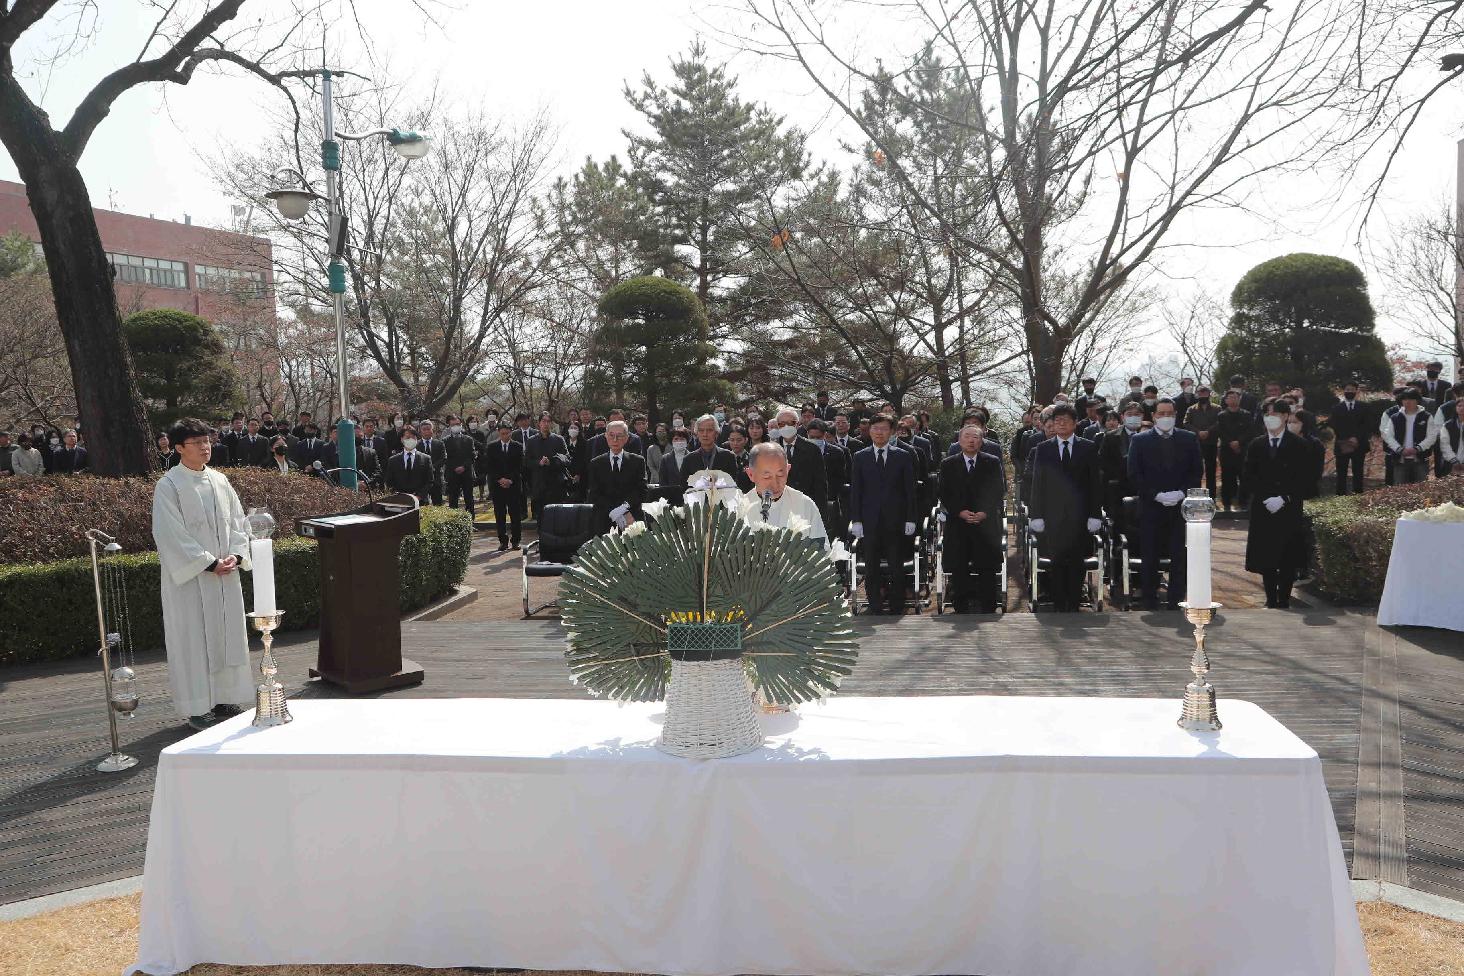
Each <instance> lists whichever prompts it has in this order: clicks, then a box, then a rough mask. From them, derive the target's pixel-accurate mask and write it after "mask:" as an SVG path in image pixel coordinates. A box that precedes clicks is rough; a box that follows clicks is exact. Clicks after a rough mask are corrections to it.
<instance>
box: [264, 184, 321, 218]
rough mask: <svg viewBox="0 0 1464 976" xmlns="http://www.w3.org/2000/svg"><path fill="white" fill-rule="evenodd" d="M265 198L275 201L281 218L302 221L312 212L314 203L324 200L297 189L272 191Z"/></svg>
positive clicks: (307, 191) (316, 195)
mask: <svg viewBox="0 0 1464 976" xmlns="http://www.w3.org/2000/svg"><path fill="white" fill-rule="evenodd" d="M265 197H266V199H269V200H273V201H274V204H275V206H276V207H278V208H279V210H280V216H281V217H284V218H285V219H286V220H300V219H301V218H303V217H304V216H305V215H306V214H307V213H309V212H310V205H311V204H312V203H314V202H315V201H316V200H320V199H323V198H322V197H321V196H320V195H318V194H315V193H311V192H310V191H309V190H297V189H290V190H271V191H269V192H268V193H266V194H265Z"/></svg>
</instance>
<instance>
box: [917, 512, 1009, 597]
mask: <svg viewBox="0 0 1464 976" xmlns="http://www.w3.org/2000/svg"><path fill="white" fill-rule="evenodd" d="M946 522H947V514H946V512H945V510H944V509H937V511H936V514H935V520H934V522H933V524H934V526H935V530H934V532H933V533H932V536H933V540H934V541H933V542H932V548H933V549H934V553H935V554H934V558H933V560H932V561H931V565H932V566H933V567H934V569H933V571H932V574H931V579H932V582H933V584H934V592H933V594H932V596H931V605H932V606H933V607H935V613H936V615H937V616H940V615H941V614H944V613H945V612H946V609H947V608H950V607H953V606H954V605H953V604H952V602H951V599H950V594H951V576H952V574H951V573H948V572H946V568H945V534H946ZM1010 529H1011V523H1010V520H1009V518H1008V517H1007V514H1006V513H1005V512H1003V513H1002V516H1001V569H1000V571H999V573H1000V575H999V576H998V577H997V582H996V585H997V591H996V592H997V595H998V600H997V604H996V612H997V613H1000V614H1004V613H1006V612H1007V557H1008V556H1009V554H1010V552H1011V542H1010V536H1009V532H1010Z"/></svg>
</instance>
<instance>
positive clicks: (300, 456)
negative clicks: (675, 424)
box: [290, 427, 325, 478]
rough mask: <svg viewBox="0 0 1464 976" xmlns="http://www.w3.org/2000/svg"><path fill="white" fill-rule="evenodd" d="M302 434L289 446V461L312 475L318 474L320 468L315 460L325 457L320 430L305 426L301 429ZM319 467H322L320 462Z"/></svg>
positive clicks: (323, 442) (316, 475)
mask: <svg viewBox="0 0 1464 976" xmlns="http://www.w3.org/2000/svg"><path fill="white" fill-rule="evenodd" d="M301 433H302V434H303V435H304V436H303V437H301V438H300V439H299V440H297V441H295V443H294V444H293V445H291V447H290V462H291V463H292V464H294V465H295V467H297V468H299V469H300V470H301V471H304V472H305V473H306V474H308V475H311V476H313V477H317V478H318V477H319V476H320V468H318V467H316V464H315V462H317V461H321V460H323V458H324V457H325V441H323V440H321V438H320V431H319V430H317V429H315V428H314V427H306V428H303V429H302V430H301ZM320 467H324V464H322V465H321V466H320Z"/></svg>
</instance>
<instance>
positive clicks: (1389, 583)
mask: <svg viewBox="0 0 1464 976" xmlns="http://www.w3.org/2000/svg"><path fill="white" fill-rule="evenodd" d="M1461 575H1464V522H1421V521H1415V520H1413V519H1399V520H1398V521H1397V523H1396V526H1395V528H1394V532H1393V551H1392V553H1391V554H1390V555H1389V557H1388V577H1387V579H1386V580H1385V581H1384V583H1383V599H1382V601H1381V602H1380V603H1379V604H1378V623H1379V624H1381V625H1382V626H1385V627H1392V626H1400V625H1401V626H1413V627H1441V628H1444V629H1446V630H1459V631H1464V600H1461V599H1459V593H1458V589H1459V579H1460V576H1461Z"/></svg>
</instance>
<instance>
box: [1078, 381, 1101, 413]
mask: <svg viewBox="0 0 1464 976" xmlns="http://www.w3.org/2000/svg"><path fill="white" fill-rule="evenodd" d="M1082 384H1083V392H1082V393H1079V394H1078V395H1077V396H1076V397H1074V398H1073V409H1074V410H1076V411H1077V412H1078V416H1080V417H1081V416H1084V415H1086V414H1087V412H1088V404H1089V403H1102V402H1104V400H1103V397H1101V396H1099V395H1098V380H1097V379H1096V378H1095V377H1092V376H1084V377H1083V380H1082Z"/></svg>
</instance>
